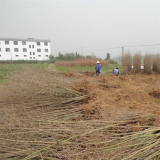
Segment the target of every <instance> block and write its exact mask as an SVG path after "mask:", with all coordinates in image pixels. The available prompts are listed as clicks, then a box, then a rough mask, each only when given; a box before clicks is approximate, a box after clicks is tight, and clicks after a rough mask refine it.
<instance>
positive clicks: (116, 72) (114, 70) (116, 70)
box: [112, 68, 119, 76]
mask: <svg viewBox="0 0 160 160" xmlns="http://www.w3.org/2000/svg"><path fill="white" fill-rule="evenodd" d="M112 74H114V75H115V76H118V74H119V70H118V68H115V69H113V72H112Z"/></svg>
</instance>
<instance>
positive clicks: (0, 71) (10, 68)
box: [0, 63, 50, 82]
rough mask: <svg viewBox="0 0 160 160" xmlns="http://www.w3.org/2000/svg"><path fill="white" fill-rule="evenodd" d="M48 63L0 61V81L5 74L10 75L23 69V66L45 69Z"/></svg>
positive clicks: (3, 78)
mask: <svg viewBox="0 0 160 160" xmlns="http://www.w3.org/2000/svg"><path fill="white" fill-rule="evenodd" d="M49 65H50V64H49V63H35V64H33V63H32V64H31V63H30V64H29V63H19V64H13V63H12V64H10V63H5V64H1V63H0V82H2V81H4V80H5V78H6V77H7V76H11V75H13V74H15V73H17V72H20V71H23V69H24V68H29V67H30V68H35V69H46V68H48V67H49Z"/></svg>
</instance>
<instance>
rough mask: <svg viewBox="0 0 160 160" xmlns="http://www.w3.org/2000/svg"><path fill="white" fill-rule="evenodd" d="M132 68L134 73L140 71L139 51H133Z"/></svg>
mask: <svg viewBox="0 0 160 160" xmlns="http://www.w3.org/2000/svg"><path fill="white" fill-rule="evenodd" d="M133 69H134V72H135V73H138V72H141V53H140V52H138V53H135V54H134V55H133Z"/></svg>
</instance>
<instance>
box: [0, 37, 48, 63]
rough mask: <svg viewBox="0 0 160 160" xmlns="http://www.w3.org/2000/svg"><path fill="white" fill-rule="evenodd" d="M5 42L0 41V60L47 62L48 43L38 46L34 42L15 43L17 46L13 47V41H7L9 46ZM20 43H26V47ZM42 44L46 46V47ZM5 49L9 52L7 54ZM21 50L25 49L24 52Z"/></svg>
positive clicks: (41, 43)
mask: <svg viewBox="0 0 160 160" xmlns="http://www.w3.org/2000/svg"><path fill="white" fill-rule="evenodd" d="M5 41H7V40H0V60H40V61H46V60H49V55H50V54H51V49H50V48H51V46H50V45H51V44H50V42H43V41H41V42H39V43H40V45H37V42H34V41H17V42H18V45H15V44H14V41H9V44H5ZM22 42H26V45H23V44H22ZM44 43H47V44H48V45H47V46H46V45H44ZM6 49H10V51H9V52H7V51H6ZM23 49H26V52H25V51H24V50H23ZM38 49H40V52H38ZM47 51H48V52H47Z"/></svg>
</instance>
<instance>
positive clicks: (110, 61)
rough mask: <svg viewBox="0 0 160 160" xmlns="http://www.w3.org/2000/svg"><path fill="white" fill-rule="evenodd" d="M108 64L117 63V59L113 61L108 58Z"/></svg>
mask: <svg viewBox="0 0 160 160" xmlns="http://www.w3.org/2000/svg"><path fill="white" fill-rule="evenodd" d="M109 64H118V63H117V61H115V60H113V59H110V60H109Z"/></svg>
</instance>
